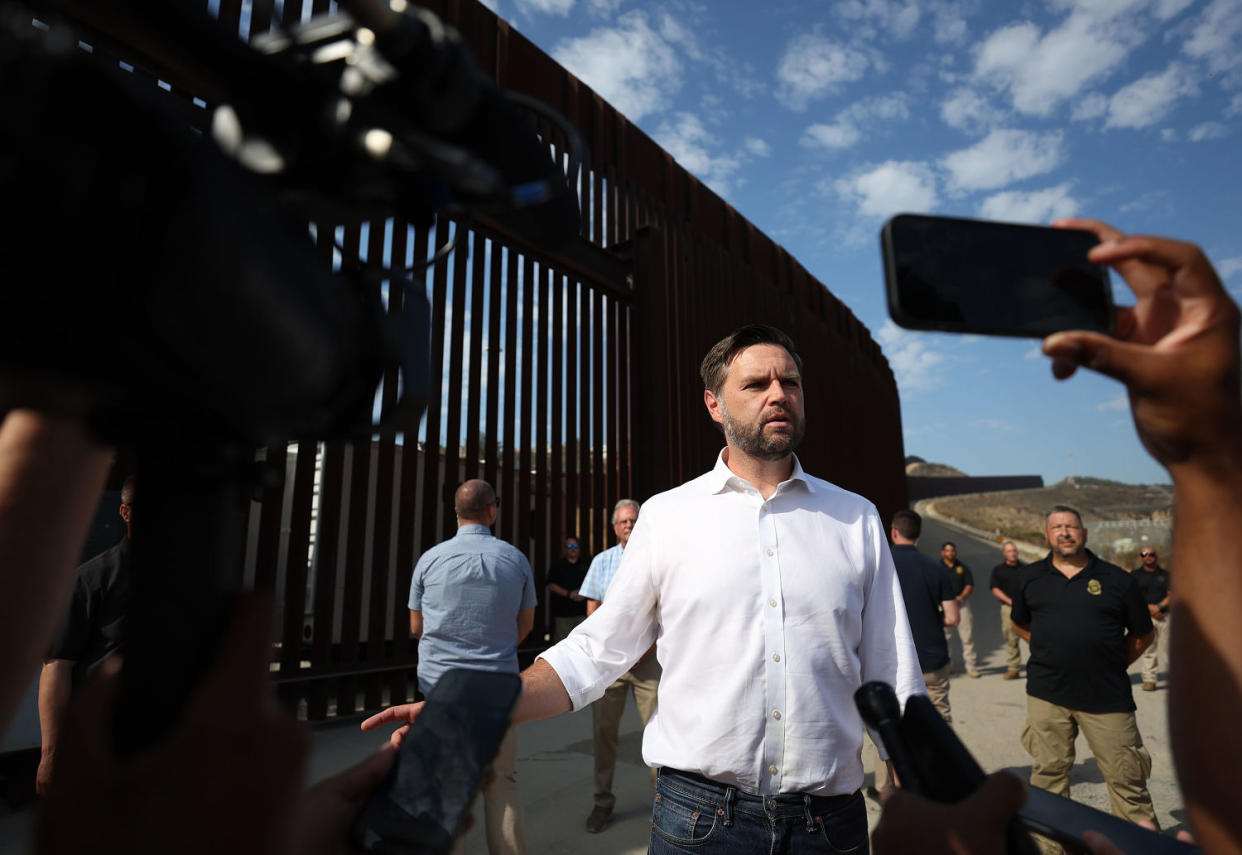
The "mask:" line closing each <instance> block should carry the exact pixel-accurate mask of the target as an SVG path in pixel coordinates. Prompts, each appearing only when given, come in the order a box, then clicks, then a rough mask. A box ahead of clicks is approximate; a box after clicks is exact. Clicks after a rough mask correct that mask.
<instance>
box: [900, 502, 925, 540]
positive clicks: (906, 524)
mask: <svg viewBox="0 0 1242 855" xmlns="http://www.w3.org/2000/svg"><path fill="white" fill-rule="evenodd" d="M893 528H894V529H896V530H897V533H898V534H899V535H901V536H902V537H904V538H905V539H906V540H918V539H919V535H920V534H921V533H922V531H923V518H922V517H921V516H919V515H918V514H916V513H915V512H914V511H907V510H904V509H903V510H900V511H898V512H897V513H895V514H893Z"/></svg>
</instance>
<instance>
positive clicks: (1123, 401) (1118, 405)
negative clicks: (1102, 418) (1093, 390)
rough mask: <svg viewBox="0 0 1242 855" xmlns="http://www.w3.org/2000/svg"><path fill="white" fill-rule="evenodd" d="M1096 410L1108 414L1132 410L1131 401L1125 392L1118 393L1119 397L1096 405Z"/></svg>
mask: <svg viewBox="0 0 1242 855" xmlns="http://www.w3.org/2000/svg"><path fill="white" fill-rule="evenodd" d="M1095 408H1096V409H1097V410H1099V411H1100V412H1101V413H1107V412H1110V411H1112V410H1128V409H1130V399H1129V398H1128V397H1127V396H1126V393H1125V392H1118V393H1117V397H1115V398H1110V399H1109V400H1107V401H1101V402H1100V403H1098V404H1096V405H1095Z"/></svg>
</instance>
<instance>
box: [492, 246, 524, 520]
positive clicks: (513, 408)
mask: <svg viewBox="0 0 1242 855" xmlns="http://www.w3.org/2000/svg"><path fill="white" fill-rule="evenodd" d="M517 271H518V254H517V253H516V252H514V251H513V250H512V249H511V250H509V251H508V252H507V253H505V281H504V288H505V414H504V421H503V424H504V428H505V445H504V453H503V454H502V455H501V475H500V479H501V485H500V486H501V496H502V498H503V502H502V504H501V507H502V508H504V507H505V506H508V508H510V510H509V511H508V512H507V513H502V514H501V515H500V522H499V524H498V525H497V529H498V532H497V536H498V537H500V538H501V539H502V540H505V541H507V542H509V543H513V542H514V541H515V540H516V537H515V534H514V533H515V532H516V531H517V519H516V516H517V508H518V504H517V496H518V493H517V490H516V489H515V487H514V484H515V483H516V481H517V468H516V467H517V463H516V457H515V453H516V439H515V436H516V431H517V415H516V414H517V382H518V371H519V367H518V361H517V354H518V323H517V306H518V302H517V297H518V287H517V280H518V275H517Z"/></svg>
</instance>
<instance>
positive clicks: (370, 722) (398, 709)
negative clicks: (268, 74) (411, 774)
mask: <svg viewBox="0 0 1242 855" xmlns="http://www.w3.org/2000/svg"><path fill="white" fill-rule="evenodd" d="M426 705H427V702H426V701H419V702H418V703H416V704H397V705H396V706H392V707H389V708H388V709H386V710H384V711H383V712H381V713H376V714H375V715H373V716H371V717H370V718H368V719H367V720H366V721H364V722H363V723H362V729H363V730H376V729H377V728H381V727H383V726H384V725H386V724H400V725H401V727H398V728H397V729H396V730H394V731H393V732H392V734H391V735H389V737H388V742H389V744H391V745H392V747H393V748H396V747H398V746H400V745H401V740H402V739H404V738H405V735H406V734H407V733H409V731H410V722H412V721H414V719H416V718H418V714H419V713H421V712H422V711H423V707H424V706H426Z"/></svg>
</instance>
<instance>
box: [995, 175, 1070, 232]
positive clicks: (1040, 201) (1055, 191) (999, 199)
mask: <svg viewBox="0 0 1242 855" xmlns="http://www.w3.org/2000/svg"><path fill="white" fill-rule="evenodd" d="M1069 191H1070V185H1069V183H1065V184H1058V185H1057V186H1056V187H1049V188H1048V189H1047V190H1036V191H1034V192H1031V193H1020V192H1014V191H1007V192H1004V193H997V194H995V195H993V196H989V197H988V198H986V199H984V200H983V204H981V205H980V206H979V215H980V216H981V217H983V218H985V219H988V220H1005V221H1008V222H1011V223H1039V224H1044V223H1048V222H1049V221H1051V220H1055V219H1057V218H1059V217H1069V216H1072V215H1074V214H1076V213H1078V208H1079V205H1078V201H1077V200H1076V199H1074V198H1073V197H1072V196H1070V195H1069Z"/></svg>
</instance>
